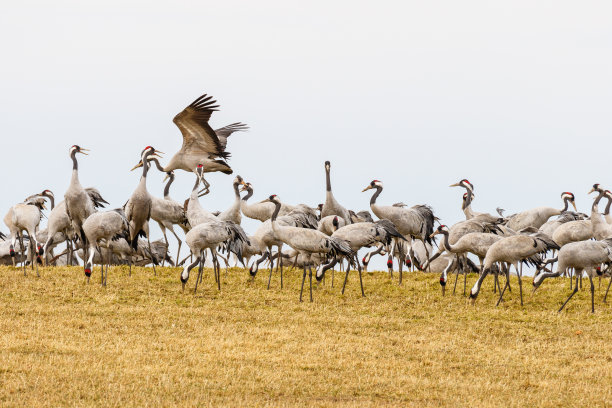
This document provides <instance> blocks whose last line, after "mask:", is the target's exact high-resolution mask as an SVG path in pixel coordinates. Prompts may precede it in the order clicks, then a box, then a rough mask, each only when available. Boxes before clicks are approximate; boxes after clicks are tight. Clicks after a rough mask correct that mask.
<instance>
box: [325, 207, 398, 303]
mask: <svg viewBox="0 0 612 408" xmlns="http://www.w3.org/2000/svg"><path fill="white" fill-rule="evenodd" d="M331 237H332V238H335V239H338V240H340V241H344V242H347V243H348V244H349V246H350V247H351V251H352V255H353V258H348V259H347V260H348V261H349V263H348V266H347V268H346V275H345V276H344V284H343V285H342V294H344V289H345V288H346V282H347V280H348V275H349V272H350V265H351V263H355V264H356V266H357V271H358V272H359V284H360V286H361V296H364V297H365V292H364V290H363V280H362V276H361V265H360V264H359V259H357V251H359V250H360V249H361V248H364V247H371V246H372V245H376V244H383V245H385V246H389V245H390V244H391V241H392V240H394V239H401V240H404V241H406V238H405V237H404V236H403V235H402V234H401V233H400V232H399V231H398V230H397V229H396V228H395V226H394V225H393V223H392V222H391V221H389V220H387V219H382V220H378V221H376V222H360V223H357V224H350V225H345V226H344V227H341V228H338V229H337V230H336V231H335V232H334V233H333V234H332V235H331ZM337 260H338V257H337V256H336V257H334V259H333V260H332V262H330V263H329V264H328V265H325V266H323V267H321V268H319V269H318V270H317V275H316V277H317V280H318V281H321V280H322V279H323V277H324V276H325V271H326V270H327V269H329V268H331V267H333V266H334V265H335V263H336V262H337ZM353 261H354V262H353Z"/></svg>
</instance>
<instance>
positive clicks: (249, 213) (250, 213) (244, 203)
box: [240, 183, 295, 222]
mask: <svg viewBox="0 0 612 408" xmlns="http://www.w3.org/2000/svg"><path fill="white" fill-rule="evenodd" d="M243 191H246V192H247V194H246V195H245V196H244V197H242V200H241V201H240V210H241V211H242V214H244V215H245V216H246V217H248V218H251V219H254V220H259V221H261V222H264V221H267V220H269V219H270V218H272V213H273V212H274V204H272V203H271V202H269V201H267V199H266V200H263V201H260V202H258V203H255V204H249V203H248V200H249V199H250V198H251V197H252V196H253V185H252V184H251V183H244V185H243V186H242V188H241V189H240V192H243ZM294 209H295V206H293V205H289V204H286V203H282V204H281V211H280V213H279V216H283V215H287V214H289V213H290V212H291V211H293V210H294Z"/></svg>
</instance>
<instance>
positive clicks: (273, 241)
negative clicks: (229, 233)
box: [249, 200, 317, 289]
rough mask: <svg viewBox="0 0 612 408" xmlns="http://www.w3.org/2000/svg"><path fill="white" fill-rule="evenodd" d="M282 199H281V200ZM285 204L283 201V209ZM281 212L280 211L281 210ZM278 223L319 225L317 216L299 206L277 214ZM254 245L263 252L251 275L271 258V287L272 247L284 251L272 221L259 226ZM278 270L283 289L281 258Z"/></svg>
mask: <svg viewBox="0 0 612 408" xmlns="http://www.w3.org/2000/svg"><path fill="white" fill-rule="evenodd" d="M279 201H280V200H279ZM267 204H272V203H271V202H269V201H268V202H267ZM275 208H276V207H275ZM282 208H283V205H282V203H281V211H282ZM279 213H280V211H279ZM276 223H277V224H279V225H286V226H290V227H296V228H307V229H315V228H316V227H317V221H316V216H315V215H314V214H313V213H312V212H310V211H306V212H303V211H300V209H299V208H296V209H295V210H293V211H291V212H290V213H289V214H287V215H283V216H277V219H276ZM253 245H255V246H257V247H258V248H259V249H260V252H261V253H262V256H261V257H260V258H259V259H258V260H257V261H255V262H253V264H252V265H251V267H250V268H249V273H250V275H251V277H253V278H254V277H255V275H257V272H258V270H259V265H260V264H261V263H262V262H264V261H265V260H267V259H269V260H270V276H269V277H268V289H270V283H271V281H272V272H273V270H274V268H273V267H274V259H273V258H272V247H277V248H278V253H279V254H280V253H282V247H283V241H281V240H280V239H279V238H277V237H276V235H275V234H274V231H273V229H272V221H271V220H267V221H265V222H264V223H263V224H261V225H260V226H259V228H257V230H256V231H255V233H254V234H253ZM276 268H277V272H278V270H279V269H280V284H281V289H283V262H282V259H281V258H279V259H278V262H277V263H276Z"/></svg>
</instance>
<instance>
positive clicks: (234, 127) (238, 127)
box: [215, 122, 249, 149]
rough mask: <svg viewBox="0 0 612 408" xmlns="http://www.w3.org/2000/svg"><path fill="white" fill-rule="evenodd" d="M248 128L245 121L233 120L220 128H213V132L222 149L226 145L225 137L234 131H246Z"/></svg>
mask: <svg viewBox="0 0 612 408" xmlns="http://www.w3.org/2000/svg"><path fill="white" fill-rule="evenodd" d="M247 130H249V126H248V125H247V124H246V123H242V122H235V123H231V124H229V125H227V126H223V127H222V128H219V129H215V133H216V135H217V137H218V138H219V141H220V142H221V145H222V146H223V149H225V147H226V146H227V138H228V137H230V136H231V135H232V133H234V132H246V131H247Z"/></svg>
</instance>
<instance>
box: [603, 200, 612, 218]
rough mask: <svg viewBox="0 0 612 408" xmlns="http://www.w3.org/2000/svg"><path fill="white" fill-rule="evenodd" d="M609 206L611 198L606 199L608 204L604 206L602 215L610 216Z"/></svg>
mask: <svg viewBox="0 0 612 408" xmlns="http://www.w3.org/2000/svg"><path fill="white" fill-rule="evenodd" d="M610 204H612V197H608V204H606V209H605V210H604V215H606V216H607V215H610Z"/></svg>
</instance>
